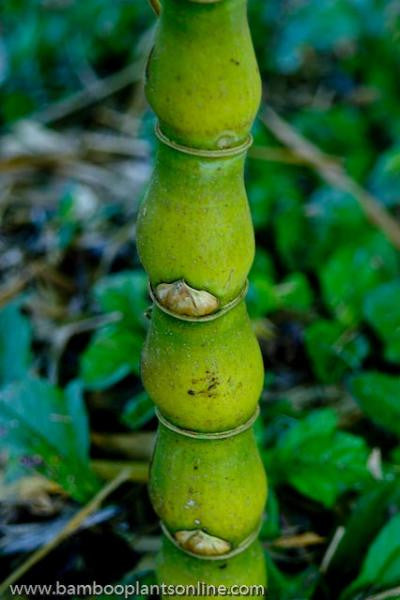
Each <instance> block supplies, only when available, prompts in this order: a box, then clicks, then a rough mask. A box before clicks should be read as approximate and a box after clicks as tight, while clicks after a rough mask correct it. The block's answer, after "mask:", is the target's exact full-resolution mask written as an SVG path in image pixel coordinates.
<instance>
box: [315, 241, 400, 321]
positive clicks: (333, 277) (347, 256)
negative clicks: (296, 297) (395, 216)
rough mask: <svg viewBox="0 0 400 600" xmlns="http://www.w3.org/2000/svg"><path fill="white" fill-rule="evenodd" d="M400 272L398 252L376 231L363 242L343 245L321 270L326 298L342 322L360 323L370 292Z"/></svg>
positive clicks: (323, 291)
mask: <svg viewBox="0 0 400 600" xmlns="http://www.w3.org/2000/svg"><path fill="white" fill-rule="evenodd" d="M397 272H398V257H397V254H396V251H395V250H394V248H393V247H392V246H391V244H390V243H389V242H388V241H387V240H386V238H385V237H383V235H382V234H381V233H373V234H372V235H371V236H369V238H368V240H367V241H366V242H365V243H363V244H362V245H356V246H355V245H348V246H343V247H340V248H339V249H338V250H337V251H336V252H335V253H334V254H333V256H332V257H331V258H330V260H329V261H328V262H327V264H326V265H324V267H323V269H322V271H321V273H320V278H321V284H322V293H323V297H324V300H325V302H326V304H327V305H328V306H329V308H330V309H331V310H332V312H333V313H334V314H335V315H336V317H337V318H338V320H339V321H341V322H342V323H344V324H346V325H354V324H357V323H358V322H359V321H360V320H361V318H362V309H363V303H364V298H365V296H366V294H367V293H368V292H370V291H372V290H373V289H374V288H375V287H377V286H378V285H380V284H381V283H385V282H387V281H390V280H391V279H393V278H394V277H395V276H396V274H397Z"/></svg>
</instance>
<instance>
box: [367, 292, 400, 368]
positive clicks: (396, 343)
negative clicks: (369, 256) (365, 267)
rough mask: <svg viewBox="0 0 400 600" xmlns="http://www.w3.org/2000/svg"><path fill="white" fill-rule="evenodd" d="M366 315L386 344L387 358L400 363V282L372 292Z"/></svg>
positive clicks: (368, 299) (368, 298) (368, 300)
mask: <svg viewBox="0 0 400 600" xmlns="http://www.w3.org/2000/svg"><path fill="white" fill-rule="evenodd" d="M364 314H365V317H366V319H367V321H368V322H369V323H370V324H371V325H372V327H373V328H374V329H375V330H376V332H377V334H378V335H379V337H380V338H381V339H382V340H383V342H385V358H386V359H387V360H388V361H390V362H400V282H399V281H391V282H390V283H385V284H383V285H381V286H379V287H378V288H376V289H375V290H373V291H372V292H370V294H369V295H368V296H367V297H366V299H365V303H364Z"/></svg>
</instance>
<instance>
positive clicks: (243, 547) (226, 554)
mask: <svg viewBox="0 0 400 600" xmlns="http://www.w3.org/2000/svg"><path fill="white" fill-rule="evenodd" d="M160 526H161V529H162V532H163V534H164V535H165V537H166V538H167V539H168V540H169V541H170V542H171V543H172V544H174V546H176V548H178V549H179V550H182V552H184V553H185V554H188V555H189V556H193V557H195V558H198V559H200V560H227V559H229V558H233V557H234V556H237V555H238V554H241V553H242V552H244V551H245V550H247V548H248V547H249V546H251V544H252V543H253V542H254V541H255V540H256V539H257V538H258V535H259V533H260V531H261V526H262V520H261V521H260V523H259V524H258V526H257V528H256V529H255V530H254V531H253V532H252V533H251V534H250V535H249V536H248V537H247V538H246V539H245V540H243V542H242V543H241V544H239V545H238V546H237V547H236V548H232V545H231V544H229V542H227V541H225V540H222V539H221V538H217V537H213V536H209V537H211V538H213V539H214V540H219V541H220V542H224V543H225V544H227V545H228V544H229V546H230V550H229V551H228V552H224V553H223V554H199V553H196V552H193V551H192V550H191V549H190V548H188V547H185V546H183V545H181V544H180V543H179V541H178V539H177V537H176V536H177V535H178V534H181V533H183V534H191V535H194V534H197V533H198V532H200V533H202V534H204V535H207V534H205V533H204V532H203V531H201V530H198V529H194V530H190V531H182V532H179V531H178V532H177V533H175V534H174V535H173V534H172V533H171V532H170V531H169V529H168V528H167V527H166V525H165V523H163V522H162V521H161V522H160ZM184 537H186V536H184Z"/></svg>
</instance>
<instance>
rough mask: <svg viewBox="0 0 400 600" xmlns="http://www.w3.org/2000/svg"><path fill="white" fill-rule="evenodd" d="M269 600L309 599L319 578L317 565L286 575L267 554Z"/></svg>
mask: <svg viewBox="0 0 400 600" xmlns="http://www.w3.org/2000/svg"><path fill="white" fill-rule="evenodd" d="M266 562H267V573H268V599H269V600H309V599H310V598H312V597H313V594H314V591H315V588H316V586H317V583H318V580H319V577H320V575H319V573H318V570H317V568H316V567H313V566H312V567H309V568H308V569H306V570H305V571H303V573H300V575H296V576H291V577H289V576H287V575H284V574H283V573H282V572H281V571H280V570H279V569H278V567H277V566H276V565H275V563H274V562H273V560H272V559H271V558H270V556H269V555H268V554H267V555H266Z"/></svg>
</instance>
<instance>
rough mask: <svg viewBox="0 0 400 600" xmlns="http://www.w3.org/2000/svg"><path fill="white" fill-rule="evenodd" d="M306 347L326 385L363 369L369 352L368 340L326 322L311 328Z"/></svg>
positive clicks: (333, 322)
mask: <svg viewBox="0 0 400 600" xmlns="http://www.w3.org/2000/svg"><path fill="white" fill-rule="evenodd" d="M305 343H306V348H307V352H308V354H309V356H310V358H311V362H312V366H313V370H314V373H315V375H316V376H317V378H318V379H319V380H320V381H323V382H324V383H334V382H336V381H339V380H340V379H341V378H342V377H343V375H344V374H345V373H346V371H348V370H349V369H351V370H353V369H356V368H357V367H359V366H360V365H361V364H362V361H363V360H364V358H365V357H366V356H367V355H368V351H369V343H368V340H367V338H366V337H365V336H363V335H361V334H359V333H358V332H351V331H346V330H345V329H344V327H343V325H342V324H341V323H338V322H337V321H327V320H323V319H321V320H319V321H316V322H315V323H313V324H312V325H310V326H309V327H307V329H306V331H305Z"/></svg>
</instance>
